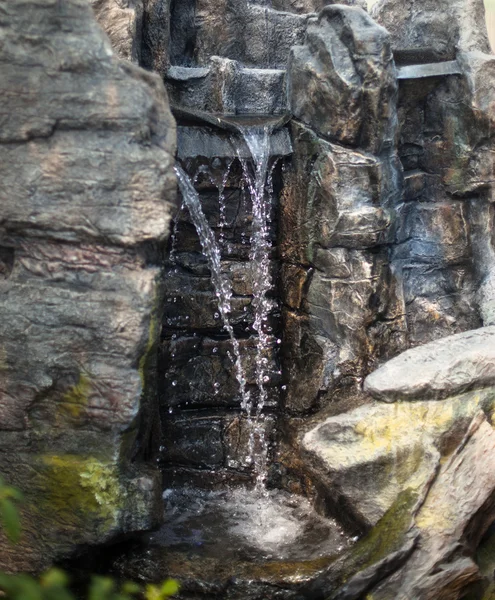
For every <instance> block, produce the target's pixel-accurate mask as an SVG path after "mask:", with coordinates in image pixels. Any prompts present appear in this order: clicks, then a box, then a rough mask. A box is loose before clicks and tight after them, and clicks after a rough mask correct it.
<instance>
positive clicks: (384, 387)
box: [364, 327, 495, 402]
mask: <svg viewBox="0 0 495 600" xmlns="http://www.w3.org/2000/svg"><path fill="white" fill-rule="evenodd" d="M494 353H495V327H485V328H483V329H478V330H476V331H468V332H466V333H459V334H457V335H453V336H450V337H446V338H443V339H441V340H437V341H435V342H430V343H429V344H425V345H423V346H419V347H417V348H412V349H410V350H407V351H406V352H404V353H403V354H401V355H400V356H398V357H396V358H394V359H392V360H391V361H389V362H387V363H385V365H383V366H382V367H380V368H379V369H378V370H377V371H375V372H374V373H372V374H371V375H369V376H368V377H367V378H366V381H365V385H364V388H365V390H366V391H367V392H368V393H370V394H372V395H373V396H374V397H375V398H378V399H380V400H384V401H385V402H392V401H393V400H418V399H420V398H433V399H435V398H442V397H446V396H449V395H453V394H456V393H460V392H463V391H465V390H469V389H476V388H483V387H488V386H491V385H493V384H494V383H495V369H494V366H493V365H494V357H495V354H494Z"/></svg>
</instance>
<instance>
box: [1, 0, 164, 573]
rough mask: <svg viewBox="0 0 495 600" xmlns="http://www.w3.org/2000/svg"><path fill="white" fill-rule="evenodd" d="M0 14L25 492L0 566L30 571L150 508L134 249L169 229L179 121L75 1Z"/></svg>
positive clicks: (4, 276)
mask: <svg viewBox="0 0 495 600" xmlns="http://www.w3.org/2000/svg"><path fill="white" fill-rule="evenodd" d="M99 6H100V8H102V10H103V8H104V6H103V5H99ZM0 11H1V12H2V15H3V25H4V26H3V28H2V49H1V57H2V60H1V63H0V78H1V79H2V82H3V86H2V91H1V92H0V96H1V102H0V105H1V109H0V113H1V117H0V118H1V120H2V122H3V123H4V125H3V127H2V133H1V134H0V159H1V160H0V165H1V166H0V174H1V176H0V181H1V184H0V205H1V207H0V223H1V226H0V246H1V248H2V250H1V252H0V256H1V263H2V268H1V269H0V270H1V275H0V322H1V323H2V339H1V346H0V356H1V360H0V365H1V367H0V370H1V373H2V376H1V378H0V421H1V423H2V426H1V427H2V431H1V432H0V473H2V475H4V476H5V477H6V479H7V480H8V481H9V482H11V483H12V484H14V485H16V486H18V487H19V488H21V489H22V490H23V491H24V492H25V495H26V503H25V505H24V507H23V523H25V531H24V534H23V537H22V538H21V542H20V544H19V545H18V546H15V547H13V546H10V545H9V544H7V542H6V540H5V539H3V538H2V540H1V542H0V544H1V552H0V566H1V568H5V569H9V570H33V569H38V568H42V567H44V566H46V565H48V564H49V563H50V561H52V560H53V559H54V558H56V557H60V556H63V555H66V554H67V553H69V552H70V551H71V550H73V549H74V547H75V546H76V545H81V544H92V543H101V542H103V541H107V540H108V539H110V538H111V537H112V536H113V535H115V534H120V533H123V532H130V531H133V530H136V529H137V530H139V529H143V528H147V527H150V526H151V525H153V523H154V522H155V521H156V517H157V516H159V513H158V515H157V512H156V511H157V510H158V511H159V506H160V505H159V494H160V477H159V474H158V473H157V472H156V471H155V470H154V469H150V468H149V467H146V466H143V465H142V464H141V462H140V460H138V461H137V462H131V459H132V458H133V457H136V458H137V457H138V456H140V457H142V456H143V455H145V454H147V453H149V452H150V451H152V447H151V446H150V435H151V425H152V423H151V422H152V418H154V416H155V415H154V414H153V411H154V410H155V408H156V407H155V408H154V403H153V387H152V384H153V380H152V373H151V370H150V367H151V365H152V364H154V358H153V355H154V350H155V349H156V342H157V339H156V337H157V333H158V328H157V326H156V323H157V319H158V318H159V315H158V309H159V300H160V291H159V285H158V278H159V269H158V268H157V267H156V266H153V265H154V264H156V256H154V252H153V251H151V248H150V250H149V251H148V252H146V246H147V245H150V246H151V243H153V244H157V245H160V244H162V243H163V242H164V241H165V240H166V238H167V235H168V226H169V220H170V212H171V204H170V202H172V201H173V200H174V197H175V180H174V177H173V173H172V155H173V152H174V145H175V125H174V123H173V119H172V117H171V115H170V112H169V110H168V105H167V101H166V95H165V92H164V88H163V86H162V84H161V83H160V81H159V79H157V78H156V77H155V76H153V75H149V74H147V73H145V72H143V71H141V70H140V69H138V68H137V67H134V66H133V65H131V64H130V63H125V62H120V61H119V60H118V59H117V58H116V57H115V56H114V54H113V52H112V49H111V46H110V43H109V41H108V40H107V38H106V37H105V36H104V35H103V33H102V31H101V29H100V28H99V27H98V25H97V23H96V21H95V19H94V15H93V12H92V9H91V6H90V4H89V3H88V2H86V1H83V0H68V1H66V2H63V3H59V2H54V1H50V0H35V1H32V2H17V3H11V2H2V3H0ZM28 30H29V36H26V35H24V34H25V32H26V31H28ZM33 48H36V61H35V62H33ZM155 254H156V252H155ZM155 412H156V411H155ZM156 442H157V440H156V436H155V440H154V442H153V443H156Z"/></svg>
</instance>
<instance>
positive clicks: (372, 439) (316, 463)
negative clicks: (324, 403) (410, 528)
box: [302, 388, 495, 527]
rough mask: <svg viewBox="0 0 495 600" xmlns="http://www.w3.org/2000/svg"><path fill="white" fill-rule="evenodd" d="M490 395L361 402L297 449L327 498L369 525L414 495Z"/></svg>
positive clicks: (493, 397)
mask: <svg viewBox="0 0 495 600" xmlns="http://www.w3.org/2000/svg"><path fill="white" fill-rule="evenodd" d="M494 402H495V389H494V388H491V389H489V390H486V391H482V392H471V393H468V394H464V395H460V396H456V397H451V398H449V399H447V400H444V401H442V402H436V403H432V402H415V403H397V404H392V405H388V404H381V403H373V404H366V405H364V406H361V407H359V408H356V409H354V410H352V411H350V412H347V413H343V414H340V415H337V416H334V417H330V418H328V419H326V420H324V421H323V422H321V423H320V424H319V425H317V426H316V427H315V428H313V429H312V430H310V431H309V432H308V433H306V434H305V435H304V437H303V440H302V448H303V450H304V452H305V454H306V456H307V457H308V458H309V460H310V461H311V464H312V465H313V471H314V473H316V476H317V478H318V479H319V480H320V481H322V482H323V483H324V485H325V487H326V489H327V490H329V492H330V494H331V495H332V498H333V500H334V502H335V503H336V504H340V505H341V506H345V507H346V509H347V512H348V513H349V514H351V515H352V516H353V518H354V519H355V521H356V522H357V523H359V524H360V525H361V526H364V527H369V526H370V525H376V523H377V522H378V521H379V520H380V519H381V518H382V517H383V516H384V515H385V513H386V512H387V511H388V510H389V509H390V508H391V507H392V505H393V503H394V502H395V501H396V499H397V498H398V497H399V495H400V494H401V493H402V492H404V491H405V490H407V489H409V490H414V491H415V493H417V494H421V491H422V490H423V488H424V487H425V486H426V484H427V483H428V481H429V480H430V479H431V477H432V476H434V474H435V473H436V469H437V467H438V464H439V461H440V459H441V457H442V456H444V455H446V454H448V453H449V451H451V449H452V448H453V447H455V446H456V445H457V444H458V443H459V442H460V440H461V439H462V436H463V435H464V433H465V432H466V430H467V427H468V425H469V423H470V421H471V419H472V418H473V416H474V415H475V414H476V413H477V411H479V410H480V408H483V409H485V410H486V411H487V412H490V411H491V410H493V408H494V406H495V405H494Z"/></svg>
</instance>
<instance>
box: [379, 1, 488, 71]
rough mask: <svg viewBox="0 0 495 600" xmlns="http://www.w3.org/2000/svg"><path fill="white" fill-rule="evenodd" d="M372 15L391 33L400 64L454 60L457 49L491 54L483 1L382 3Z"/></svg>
mask: <svg viewBox="0 0 495 600" xmlns="http://www.w3.org/2000/svg"><path fill="white" fill-rule="evenodd" d="M371 16H372V17H373V18H374V19H375V20H376V21H377V23H380V25H382V26H383V27H385V29H387V30H388V31H390V34H391V37H392V49H393V51H394V56H395V57H396V60H397V61H398V62H401V63H409V64H412V63H422V62H423V63H428V62H437V61H447V60H453V59H454V58H455V57H456V53H457V51H458V50H462V51H465V52H469V51H481V52H485V53H489V52H490V45H489V42H488V34H487V30H486V21H485V7H484V3H483V0H412V1H411V0H379V1H378V2H377V3H376V4H375V5H374V6H373V8H372V9H371Z"/></svg>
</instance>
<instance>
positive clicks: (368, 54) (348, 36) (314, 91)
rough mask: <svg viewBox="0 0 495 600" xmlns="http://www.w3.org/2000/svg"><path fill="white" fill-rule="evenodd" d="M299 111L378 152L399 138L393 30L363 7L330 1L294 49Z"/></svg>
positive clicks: (328, 132) (291, 69) (330, 133)
mask: <svg viewBox="0 0 495 600" xmlns="http://www.w3.org/2000/svg"><path fill="white" fill-rule="evenodd" d="M287 77H288V94H289V101H290V107H291V110H292V112H293V113H294V115H295V116H296V117H297V118H298V119H300V120H301V121H303V122H304V123H307V124H309V125H311V126H312V127H313V128H314V129H315V130H316V131H317V132H318V133H319V134H321V135H323V136H326V137H328V138H330V139H332V140H335V141H337V142H340V143H343V144H349V145H352V146H357V147H360V148H362V149H364V150H370V151H371V152H375V153H378V152H380V151H381V150H382V148H383V147H384V146H385V145H390V144H391V143H392V142H393V136H394V118H393V117H394V114H395V102H396V91H397V81H396V74H395V68H394V63H393V58H392V53H391V50H390V43H389V35H388V33H387V32H386V31H385V29H383V28H382V27H379V26H378V25H377V24H376V23H375V22H374V21H373V20H372V19H371V18H370V17H369V16H368V15H367V13H365V12H364V11H363V10H362V9H360V8H355V7H345V6H341V5H335V6H327V7H326V8H324V9H323V10H322V11H321V13H320V15H319V16H318V17H317V18H312V19H311V20H310V22H309V26H308V31H307V35H306V38H305V42H304V45H301V46H297V47H295V48H293V49H292V51H291V56H290V61H289V66H288V74H287Z"/></svg>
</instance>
